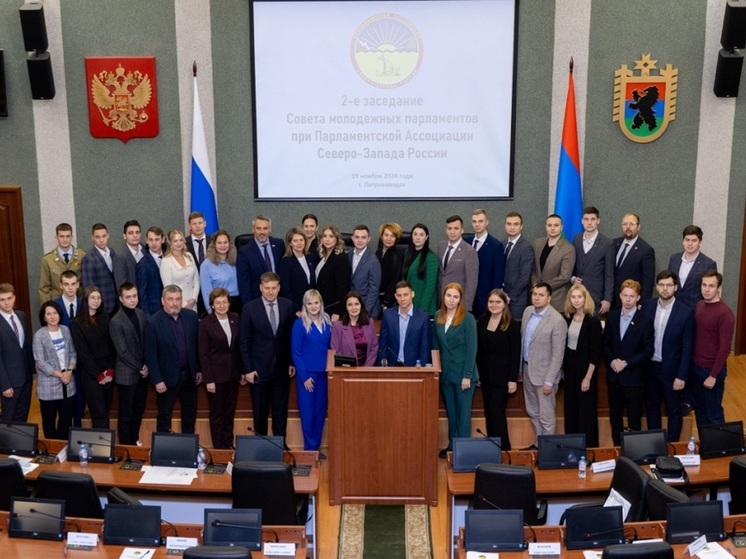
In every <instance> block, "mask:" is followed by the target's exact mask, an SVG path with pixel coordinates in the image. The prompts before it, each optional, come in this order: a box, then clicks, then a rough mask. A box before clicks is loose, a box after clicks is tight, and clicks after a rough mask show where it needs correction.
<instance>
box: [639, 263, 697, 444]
mask: <svg viewBox="0 0 746 559" xmlns="http://www.w3.org/2000/svg"><path fill="white" fill-rule="evenodd" d="M655 281H656V289H657V290H658V298H657V299H655V298H654V299H649V300H647V301H645V302H644V303H643V305H642V312H643V313H644V314H645V315H647V316H648V317H649V318H650V319H651V320H652V321H653V330H654V333H655V345H654V351H653V357H652V359H651V360H650V362H649V363H648V370H647V374H646V375H645V409H646V415H647V417H648V429H660V428H661V426H662V424H663V422H662V420H661V400H663V403H664V404H665V406H666V415H667V416H668V441H669V442H676V441H678V440H679V437H680V436H681V426H682V424H683V416H682V413H681V411H682V410H681V397H682V393H683V390H684V386H686V381H687V378H688V377H689V367H690V365H691V360H692V348H693V344H694V309H692V308H691V307H689V306H687V305H685V304H684V303H682V302H680V301H679V299H678V297H676V296H675V295H676V293H677V288H678V278H677V277H676V274H674V273H673V272H671V271H669V270H663V271H662V272H660V273H659V274H658V276H657V277H656V278H655Z"/></svg>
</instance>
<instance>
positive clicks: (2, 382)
mask: <svg viewBox="0 0 746 559" xmlns="http://www.w3.org/2000/svg"><path fill="white" fill-rule="evenodd" d="M14 314H15V316H16V319H17V324H18V329H19V330H21V329H22V330H23V332H24V335H25V336H24V340H23V347H21V346H20V345H18V338H16V334H15V332H13V328H11V327H10V324H8V321H7V320H5V318H4V317H0V392H5V391H6V390H8V389H9V388H20V387H21V386H24V385H25V384H27V383H30V382H31V381H32V380H33V375H34V354H33V350H32V347H31V344H32V341H33V336H31V334H29V331H28V323H27V321H26V315H25V314H24V313H23V312H22V311H18V310H16V311H14ZM8 419H11V418H8Z"/></svg>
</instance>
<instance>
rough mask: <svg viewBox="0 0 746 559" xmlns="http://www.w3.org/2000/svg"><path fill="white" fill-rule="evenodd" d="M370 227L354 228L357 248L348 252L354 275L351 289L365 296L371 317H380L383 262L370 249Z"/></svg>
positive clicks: (353, 238) (353, 234)
mask: <svg viewBox="0 0 746 559" xmlns="http://www.w3.org/2000/svg"><path fill="white" fill-rule="evenodd" d="M369 242H370V229H368V226H367V225H356V226H355V229H353V230H352V244H353V245H355V249H354V250H351V251H350V252H348V253H347V257H348V258H349V259H350V268H351V269H352V276H351V278H350V290H352V291H357V292H358V293H360V295H361V296H362V297H363V303H364V304H365V308H366V310H367V311H368V315H369V316H370V318H376V319H377V318H380V315H381V301H380V298H379V296H378V294H379V290H380V287H381V263H380V261H379V260H378V258H376V254H375V253H374V252H373V251H371V250H368V243H369Z"/></svg>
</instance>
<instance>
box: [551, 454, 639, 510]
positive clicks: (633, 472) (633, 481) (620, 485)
mask: <svg viewBox="0 0 746 559" xmlns="http://www.w3.org/2000/svg"><path fill="white" fill-rule="evenodd" d="M651 479H652V478H651V477H650V476H649V475H648V474H647V473H646V472H645V471H644V470H643V469H642V468H640V466H638V465H637V464H635V463H634V462H633V461H632V460H630V459H629V458H627V457H626V456H620V457H619V460H617V462H616V467H615V468H614V476H613V477H612V478H611V489H613V490H615V491H616V492H617V493H619V494H620V495H621V496H622V497H624V499H625V500H627V501H629V503H630V505H631V506H630V507H629V511H628V512H627V517H626V518H625V519H624V522H642V521H643V520H645V515H646V513H647V509H646V506H645V505H646V504H645V490H646V489H647V486H648V482H649V481H650V480H651ZM609 493H611V491H609ZM607 498H608V495H607ZM605 501H606V499H604V501H603V502H605ZM603 502H601V503H598V502H594V503H584V504H581V505H573V506H574V507H585V506H596V507H597V506H599V505H602V504H603ZM564 523H565V515H564V513H563V514H562V516H561V517H560V524H564Z"/></svg>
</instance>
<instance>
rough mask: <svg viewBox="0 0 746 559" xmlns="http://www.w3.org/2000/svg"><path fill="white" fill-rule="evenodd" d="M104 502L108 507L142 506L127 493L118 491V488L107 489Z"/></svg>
mask: <svg viewBox="0 0 746 559" xmlns="http://www.w3.org/2000/svg"><path fill="white" fill-rule="evenodd" d="M106 501H107V502H108V503H109V504H110V505H137V506H140V505H142V503H141V502H140V500H139V499H135V498H134V497H133V496H132V495H130V494H129V493H127V492H125V491H123V490H122V489H119V487H112V488H111V489H109V491H108V492H107V493H106Z"/></svg>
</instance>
